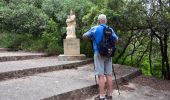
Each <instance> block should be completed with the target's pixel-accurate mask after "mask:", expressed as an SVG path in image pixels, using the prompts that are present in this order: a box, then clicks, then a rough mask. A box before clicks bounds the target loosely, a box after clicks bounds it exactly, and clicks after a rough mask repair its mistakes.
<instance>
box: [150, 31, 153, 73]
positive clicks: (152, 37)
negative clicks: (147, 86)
mask: <svg viewBox="0 0 170 100" xmlns="http://www.w3.org/2000/svg"><path fill="white" fill-rule="evenodd" d="M152 41H153V35H152V34H151V41H150V48H149V66H150V73H151V75H153V72H152V57H151V56H152Z"/></svg>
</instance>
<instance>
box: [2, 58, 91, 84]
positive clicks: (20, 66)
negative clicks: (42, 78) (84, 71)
mask: <svg viewBox="0 0 170 100" xmlns="http://www.w3.org/2000/svg"><path fill="white" fill-rule="evenodd" d="M91 61H92V59H86V60H76V61H59V60H58V58H57V56H56V57H44V58H39V59H29V60H21V61H8V62H1V63H0V81H2V80H7V79H12V78H20V77H24V76H30V75H34V74H37V73H43V72H50V71H55V70H61V69H70V68H76V67H77V66H79V65H83V64H87V63H89V62H91Z"/></svg>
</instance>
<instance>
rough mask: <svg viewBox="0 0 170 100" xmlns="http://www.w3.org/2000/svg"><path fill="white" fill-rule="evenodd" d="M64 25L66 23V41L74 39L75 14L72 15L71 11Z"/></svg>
mask: <svg viewBox="0 0 170 100" xmlns="http://www.w3.org/2000/svg"><path fill="white" fill-rule="evenodd" d="M66 23H67V28H66V30H67V36H66V39H68V38H76V35H75V28H76V16H75V14H74V13H73V11H72V10H71V11H70V15H68V16H67V20H66Z"/></svg>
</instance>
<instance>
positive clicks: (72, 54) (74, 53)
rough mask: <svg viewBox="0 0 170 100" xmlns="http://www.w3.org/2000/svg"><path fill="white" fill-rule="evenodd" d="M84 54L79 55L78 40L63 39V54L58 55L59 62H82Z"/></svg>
mask: <svg viewBox="0 0 170 100" xmlns="http://www.w3.org/2000/svg"><path fill="white" fill-rule="evenodd" d="M85 58H86V57H85V55H84V54H80V40H79V39H76V38H69V39H64V54H63V55H59V60H64V61H69V60H83V59H85Z"/></svg>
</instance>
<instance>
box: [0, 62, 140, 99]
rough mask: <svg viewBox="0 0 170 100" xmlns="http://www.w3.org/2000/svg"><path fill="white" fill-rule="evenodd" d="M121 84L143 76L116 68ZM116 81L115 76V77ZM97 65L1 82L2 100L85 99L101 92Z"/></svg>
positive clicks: (0, 93)
mask: <svg viewBox="0 0 170 100" xmlns="http://www.w3.org/2000/svg"><path fill="white" fill-rule="evenodd" d="M114 68H115V72H116V75H117V80H118V82H119V83H121V82H124V80H129V79H131V78H133V77H136V76H138V75H140V71H139V70H138V69H136V68H131V67H128V66H121V65H114ZM113 79H114V77H113ZM95 86H96V83H95V79H94V72H93V64H87V65H83V66H80V67H78V68H77V69H66V70H59V71H54V72H48V73H41V74H36V75H34V76H28V77H23V78H18V79H11V80H6V81H1V82H0V100H40V99H41V100H83V99H81V98H82V97H85V96H87V95H88V94H91V93H93V91H97V88H95Z"/></svg>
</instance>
